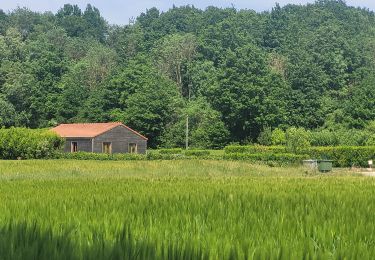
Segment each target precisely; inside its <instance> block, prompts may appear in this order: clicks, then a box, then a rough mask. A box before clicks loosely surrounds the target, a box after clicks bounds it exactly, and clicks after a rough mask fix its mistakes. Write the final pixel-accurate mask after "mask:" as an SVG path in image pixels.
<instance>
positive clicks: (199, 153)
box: [185, 150, 210, 157]
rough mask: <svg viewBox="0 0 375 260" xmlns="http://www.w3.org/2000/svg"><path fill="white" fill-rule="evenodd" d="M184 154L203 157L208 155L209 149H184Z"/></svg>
mask: <svg viewBox="0 0 375 260" xmlns="http://www.w3.org/2000/svg"><path fill="white" fill-rule="evenodd" d="M185 155H186V156H196V157H204V156H209V155H210V151H208V150H186V151H185Z"/></svg>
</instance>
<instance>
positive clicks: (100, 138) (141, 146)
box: [51, 122, 147, 154]
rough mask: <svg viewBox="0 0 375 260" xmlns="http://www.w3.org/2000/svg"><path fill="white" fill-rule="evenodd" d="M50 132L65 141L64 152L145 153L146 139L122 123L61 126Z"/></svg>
mask: <svg viewBox="0 0 375 260" xmlns="http://www.w3.org/2000/svg"><path fill="white" fill-rule="evenodd" d="M51 131H53V132H55V133H56V134H58V135H59V136H61V137H62V138H64V139H65V141H66V142H65V147H64V151H65V152H67V153H69V152H72V153H73V152H78V151H82V152H92V153H108V154H112V153H142V154H144V153H146V149H147V138H146V137H144V136H143V135H141V134H140V133H138V132H136V131H134V130H133V129H131V128H130V127H128V126H126V125H124V124H122V123H117V122H116V123H80V124H61V125H59V126H57V127H55V128H52V129H51Z"/></svg>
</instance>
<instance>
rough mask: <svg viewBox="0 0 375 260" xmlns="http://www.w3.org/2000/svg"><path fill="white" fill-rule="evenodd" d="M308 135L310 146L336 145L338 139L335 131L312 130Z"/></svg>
mask: <svg viewBox="0 0 375 260" xmlns="http://www.w3.org/2000/svg"><path fill="white" fill-rule="evenodd" d="M310 137H311V139H310V140H311V141H310V142H311V145H312V146H336V145H339V141H340V140H339V138H338V136H337V133H336V132H332V131H329V130H322V131H313V132H311V133H310Z"/></svg>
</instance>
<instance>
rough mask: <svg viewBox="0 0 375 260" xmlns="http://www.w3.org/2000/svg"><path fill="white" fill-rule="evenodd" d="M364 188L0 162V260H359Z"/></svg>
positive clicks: (368, 187) (181, 164) (238, 175)
mask: <svg viewBox="0 0 375 260" xmlns="http://www.w3.org/2000/svg"><path fill="white" fill-rule="evenodd" d="M374 188H375V180H373V179H367V178H364V177H354V176H346V175H344V174H341V173H336V174H333V175H328V176H327V175H310V174H309V175H306V172H305V171H304V170H303V169H302V168H268V167H265V166H256V165H251V164H247V163H244V162H225V161H173V162H171V161H161V162H139V161H131V162H95V161H61V160H57V161H6V162H5V161H0V201H1V203H0V259H302V258H305V259H328V258H329V259H344V258H347V259H371V258H372V256H373V255H374V254H375V247H374V242H375V222H373V214H374V210H375V200H373V199H372V198H373V197H374V195H375V189H374Z"/></svg>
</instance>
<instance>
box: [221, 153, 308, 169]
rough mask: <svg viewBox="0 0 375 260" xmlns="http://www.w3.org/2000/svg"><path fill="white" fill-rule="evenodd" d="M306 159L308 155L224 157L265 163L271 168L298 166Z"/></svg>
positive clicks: (227, 155) (233, 154) (241, 154)
mask: <svg viewBox="0 0 375 260" xmlns="http://www.w3.org/2000/svg"><path fill="white" fill-rule="evenodd" d="M308 157H309V156H308V155H301V154H291V153H254V154H250V153H229V154H225V155H224V159H226V160H241V161H250V162H265V163H266V164H268V165H272V166H283V165H298V164H301V162H302V160H304V159H307V158H308Z"/></svg>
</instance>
